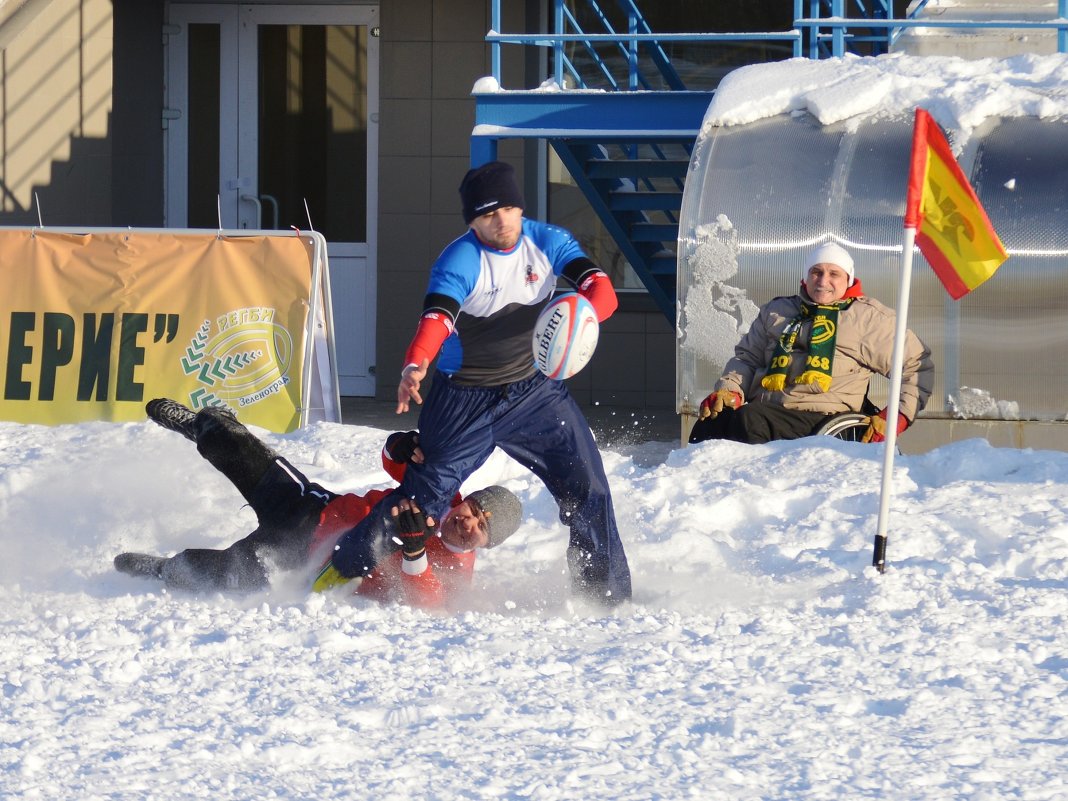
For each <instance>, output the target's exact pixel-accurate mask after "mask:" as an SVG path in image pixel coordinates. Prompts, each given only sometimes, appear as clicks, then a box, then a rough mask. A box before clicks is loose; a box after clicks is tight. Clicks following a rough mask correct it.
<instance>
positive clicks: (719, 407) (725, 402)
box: [697, 389, 742, 420]
mask: <svg viewBox="0 0 1068 801" xmlns="http://www.w3.org/2000/svg"><path fill="white" fill-rule="evenodd" d="M741 405H742V396H741V395H739V394H738V393H737V392H733V391H731V390H729V389H717V390H716V391H715V392H713V393H712V394H711V395H709V396H708V397H707V398H705V399H704V400H703V401H701V411H700V412H699V414H698V417H697V419H698V420H707V419H709V418H712V417H716V416H718V415H719V413H720V412H722V411H723V407H724V406H729V407H730V408H732V409H737V408H738V407H739V406H741Z"/></svg>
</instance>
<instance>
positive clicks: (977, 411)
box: [676, 113, 1068, 421]
mask: <svg viewBox="0 0 1068 801" xmlns="http://www.w3.org/2000/svg"><path fill="white" fill-rule="evenodd" d="M912 127H913V115H912V114H911V113H909V114H907V115H906V114H903V115H895V116H880V115H872V116H871V117H869V118H865V119H860V120H857V119H852V120H847V121H844V122H840V123H836V124H834V125H828V126H824V125H821V124H820V123H819V122H818V121H816V120H815V119H814V118H813V117H812V116H810V115H809V114H807V113H798V114H795V115H781V116H776V117H771V118H767V119H763V120H760V121H757V122H753V123H750V124H747V125H738V126H729V127H715V126H713V127H708V128H706V129H705V130H704V131H703V132H702V135H701V136H700V137H699V138H698V140H697V142H696V144H695V148H694V151H693V155H692V158H691V161H690V167H689V171H688V174H687V179H686V187H685V192H684V195H683V202H682V210H681V212H680V226H679V265H678V302H679V306H678V309H679V317H678V346H677V371H676V374H677V389H676V399H677V404H678V409H677V410H678V411H679V412H680V413H681V414H683V415H693V414H694V413H695V412H696V409H697V406H698V405H699V404H700V402H701V399H702V398H704V397H705V396H706V395H707V394H708V392H709V391H710V389H711V387H712V385H713V383H714V382H715V380H716V379H717V378H718V377H719V375H720V372H721V370H722V367H723V364H724V362H725V361H726V359H727V358H729V357H730V355H731V354H732V353H733V348H734V345H735V344H736V343H737V341H738V338H739V337H740V335H741V334H742V333H743V332H744V331H745V330H747V329H748V325H749V323H750V322H751V320H752V319H753V317H754V316H755V313H756V308H757V307H758V306H759V305H761V304H763V303H765V302H767V301H768V300H770V299H771V298H773V297H776V296H779V295H790V294H794V293H795V292H796V291H797V289H798V286H799V283H800V281H801V279H802V277H803V259H804V256H805V254H806V253H807V252H808V250H809V249H811V248H812V247H813V246H814V245H815V244H816V243H818V242H819V241H821V240H824V239H828V238H831V239H834V240H836V241H838V242H839V243H840V244H842V245H843V246H844V247H846V248H847V249H848V250H849V251H850V252H851V253H852V255H853V258H854V260H855V264H856V275H857V277H858V278H859V279H861V281H862V282H863V286H864V290H865V292H866V294H868V295H871V296H873V297H875V298H877V299H878V300H881V301H882V302H883V303H885V304H886V305H888V306H890V307H891V308H894V309H899V308H900V304H899V302H898V297H897V294H898V288H899V281H900V272H899V271H900V265H901V248H902V237H903V215H904V206H905V188H906V182H907V178H908V165H909V156H910V148H911V140H912ZM947 133H948V134H949V137H950V141H951V143H953V144H954V149H955V152H957V155H958V162H959V163H960V165H961V167H962V169H963V170H964V173H965V175H967V176H968V177H969V180H970V181H971V183H972V186H973V187H974V188H975V190H976V192H977V194H978V196H979V199H980V201H981V202H982V204H983V206H984V207H985V208H986V211H987V213H988V215H989V217H990V220H991V222H992V223H993V225H994V228H995V230H996V231H997V232H998V234H999V236H1000V237H1001V240H1002V242H1003V243H1004V245H1005V247H1006V248H1007V250H1008V252H1009V259H1008V261H1006V262H1005V263H1004V264H1003V265H1002V267H1001V268H1000V269H999V270H998V272H997V273H996V274H995V275H994V276H993V277H992V278H991V279H990V280H988V281H987V282H986V283H984V284H982V285H981V286H980V287H978V288H977V289H976V290H975V291H973V292H971V293H970V294H969V295H966V296H965V297H964V298H963V299H962V300H960V301H953V300H952V299H951V298H950V297H949V295H948V294H947V293H946V291H945V289H944V288H943V287H942V285H941V283H940V282H939V281H938V279H937V278H936V277H935V274H934V273H933V272H932V270H931V268H930V266H929V265H928V264H927V262H926V260H925V259H924V258H923V256H922V255H921V254H920V253H919V251H918V250H916V252H915V256H914V263H913V273H912V287H911V292H910V298H911V302H910V304H909V308H908V325H909V328H911V329H912V330H913V331H914V332H915V333H916V334H917V335H918V336H919V337H920V338H921V339H922V340H924V342H926V343H927V344H928V346H930V348H931V350H932V353H933V358H934V363H935V368H936V373H937V381H936V385H935V390H934V393H933V394H932V397H931V399H930V401H929V402H928V405H927V409H926V411H925V412H924V413H923V415H922V417H946V418H952V417H957V418H961V417H981V418H994V419H1019V420H1041V421H1051V420H1065V419H1068V120H1066V119H1052V120H1040V119H1037V118H1032V117H1018V118H1006V119H990V120H987V121H986V122H984V123H983V125H982V126H980V127H979V128H978V129H976V130H975V131H974V132H973V133H972V135H971V136H970V137H969V139H968V140H967V141H966V142H964V143H963V148H962V149H961V148H958V147H957V146H956V143H955V141H954V132H953V131H948V132H947ZM887 386H888V382H886V381H882V382H881V384H880V385H877V386H875V387H874V388H873V389H874V396H875V398H874V399H875V401H876V402H877V403H879V405H880V406H882V405H884V404H885V398H886V388H887Z"/></svg>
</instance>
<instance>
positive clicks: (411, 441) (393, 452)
mask: <svg viewBox="0 0 1068 801" xmlns="http://www.w3.org/2000/svg"><path fill="white" fill-rule="evenodd" d="M418 447H419V432H418V431H395V432H394V433H392V434H390V435H389V436H388V437H386V455H388V456H389V458H390V459H392V460H393V461H394V462H398V463H400V464H406V463H407V462H410V461H411V459H412V454H413V453H415V449H416V448H418Z"/></svg>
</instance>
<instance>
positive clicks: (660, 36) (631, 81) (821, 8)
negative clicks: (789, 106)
mask: <svg viewBox="0 0 1068 801" xmlns="http://www.w3.org/2000/svg"><path fill="white" fill-rule="evenodd" d="M586 2H587V4H588V6H589V8H590V9H591V10H592V11H593V15H594V17H595V18H596V19H597V20H598V21H599V22H600V25H601V27H602V28H603V29H604V31H603V32H600V31H585V30H583V29H582V27H581V25H580V24H579V22H578V20H577V19H576V17H575V15H574V14H573V13H572V12H571V10H570V9H569V8H567V5H566V3H565V0H553V30H554V32H553V33H531V34H517V33H501V0H493V4H492V7H491V12H490V13H491V26H492V29H491V30H490V32H489V33H488V34H486V42H488V43H489V45H490V54H491V69H492V72H493V77H494V78H495V79H496V80H497V82H498V84H499V85H503V83H502V75H501V47H502V45H506V44H515V45H534V46H538V47H546V48H551V50H552V65H553V70H552V76H551V77H552V78H553V80H554V81H555V82H556V83H557V85H559V86H561V87H565V86H570V87H572V88H577V89H586V88H591V87H590V86H589V85H588V79H587V77H584V76H583V75H582V74H581V71H580V69H579V67H578V65H577V64H576V62H575V59H574V58H572V57H571V56H570V55H569V54H568V53H567V47H568V45H577V46H578V48H579V49H580V50H581V51H582V52H583V53H585V54H586V56H587V57H588V58H589V60H590V62H591V63H592V65H593V69H594V73H595V75H598V76H599V79H600V80H599V82H600V83H602V84H603V85H601V86H598V87H596V88H605V89H608V90H610V91H628V90H630V91H633V90H639V89H660V88H663V89H668V90H679V89H685V88H686V87H685V85H684V84H683V81H682V80H681V79H680V78H679V76H678V74H677V73H676V72H675V70H674V68H673V67H672V66H671V61H670V59H669V58H668V56H667V54H666V53H665V51H664V49H663V46H664V45H666V44H668V43H674V42H698V43H705V44H708V45H715V44H739V43H760V44H776V43H778V44H786V45H789V46H790V48H791V50H792V54H793V55H794V56H795V57H798V56H807V57H809V58H824V57H828V56H831V57H841V56H843V55H845V54H846V53H847V52H849V51H850V49H851V48H856V46H857V45H861V44H864V45H868V46H869V47H870V48H871V49H872V50H873V52H885V51H886V50H887V49H888V48H889V46H890V45H891V44H892V43H893V42H894V41H896V39H897V38H898V37H899V36H900V35H901V34H902V33H904V32H905V31H906V30H908V29H910V28H950V29H957V30H977V29H1000V30H1022V31H1026V30H1053V31H1056V32H1057V50H1058V52H1060V53H1068V0H1057V17H1056V18H1053V19H1048V20H1011V19H1004V20H956V19H954V20H945V19H931V18H927V17H922V16H921V14H922V12H923V11H924V9H925V8H926V6H927V4H928V2H929V0H921V2H919V3H916V4H915V5H913V6H912V8H911V10H910V12H909V14H908V16H907V17H906V18H904V19H894V18H892V17H891V16H890V0H868V2H864V0H854V3H855V7H856V9H857V10H859V13H860V16H854V17H848V16H847V10H848V3H847V0H794V23H793V28H792V29H791V30H788V31H760V32H745V33H653V32H652V31H651V30H650V28H649V25H648V23H647V22H646V21H645V19H644V18H643V17H642V15H641V12H640V11H639V9H638V7H637V2H636V0H616V2H617V4H618V5H619V6H620V7H621V8H622V10H623V12H624V14H625V17H626V20H627V30H626V31H625V32H624V31H617V30H615V29H614V27H613V25H612V22H611V21H610V19H609V16H608V15H607V14H606V13H605V11H604V10H603V9H602V7H601V6H600V4H599V3H598V0H586ZM604 44H609V45H614V48H613V50H614V51H615V52H618V53H619V54H620V55H621V56H622V58H623V61H624V63H625V64H626V67H627V71H626V75H625V76H624V77H623V78H622V79H621V78H619V77H617V76H616V75H614V74H613V73H612V71H611V69H610V66H609V65H608V63H607V62H606V60H605V58H604V57H603V56H602V54H601V52H600V51H599V50H598V49H597V45H604ZM642 54H644V55H645V56H646V63H647V65H649V64H651V65H652V66H654V67H655V68H656V70H657V73H658V74H659V81H660V82H661V84H662V86H656V85H654V84H653V83H652V82H651V81H650V79H649V77H648V76H647V75H646V74H645V73H643V71H642V68H641V67H642V59H641V58H640V56H641V55H642Z"/></svg>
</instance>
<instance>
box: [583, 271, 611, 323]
mask: <svg viewBox="0 0 1068 801" xmlns="http://www.w3.org/2000/svg"><path fill="white" fill-rule="evenodd" d="M578 292H579V294H580V295H582V296H583V297H584V298H586V300H588V301H589V302H590V304H591V305H592V306H593V310H594V311H595V312H597V322H599V323H603V322H604V321H605V320H607V319H608V318H609V317H611V316H612V315H613V314H614V313H615V310H616V309H618V308H619V299H618V298H617V297H616V290H615V289H614V288H613V287H612V279H610V278H609V277H608V276H607V275H605V274H604V273H603V272H601V271H600V270H598V271H597V272H595V273H590V274H589V275H588V276H586V279H585V280H584V281H583V282H582V283H581V284H579V287H578Z"/></svg>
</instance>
